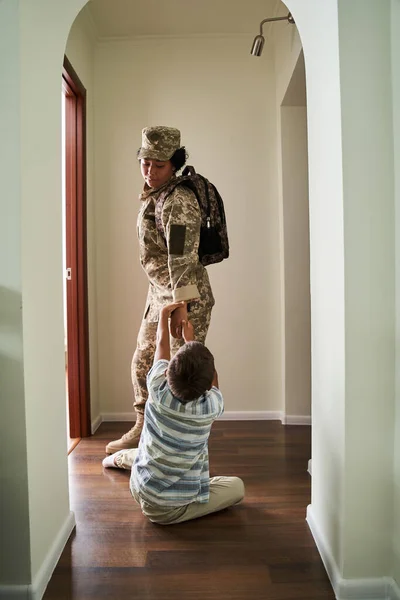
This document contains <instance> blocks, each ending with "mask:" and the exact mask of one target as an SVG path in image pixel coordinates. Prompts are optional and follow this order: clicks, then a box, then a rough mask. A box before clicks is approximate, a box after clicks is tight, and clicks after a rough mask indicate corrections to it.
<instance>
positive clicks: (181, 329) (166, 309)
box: [160, 301, 194, 342]
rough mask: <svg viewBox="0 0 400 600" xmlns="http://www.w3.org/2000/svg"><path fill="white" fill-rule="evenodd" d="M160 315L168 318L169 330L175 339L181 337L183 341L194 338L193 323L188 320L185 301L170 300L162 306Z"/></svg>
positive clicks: (189, 340)
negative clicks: (169, 302) (170, 301)
mask: <svg viewBox="0 0 400 600" xmlns="http://www.w3.org/2000/svg"><path fill="white" fill-rule="evenodd" d="M160 317H161V318H166V319H170V323H169V330H170V333H171V335H172V337H174V338H176V339H181V338H183V339H184V340H185V342H191V341H193V340H194V330H193V325H192V324H191V322H190V321H189V320H188V312H187V303H186V302H185V301H182V302H172V303H171V304H167V305H166V306H163V308H162V309H161V314H160Z"/></svg>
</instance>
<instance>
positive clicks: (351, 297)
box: [339, 0, 395, 578]
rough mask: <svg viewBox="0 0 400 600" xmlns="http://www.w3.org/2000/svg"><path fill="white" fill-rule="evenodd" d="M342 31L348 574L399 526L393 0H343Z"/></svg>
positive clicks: (387, 549) (371, 570) (386, 550)
mask: <svg viewBox="0 0 400 600" xmlns="http://www.w3.org/2000/svg"><path fill="white" fill-rule="evenodd" d="M355 22H357V28H356V29H355V27H354V23H355ZM339 41H340V82H341V108H342V146H343V192H344V193H343V200H344V201H343V205H344V236H345V307H346V316H345V323H346V339H345V345H346V390H345V393H346V410H345V449H346V465H345V480H344V503H345V519H344V529H343V544H344V545H345V548H346V550H345V555H344V561H343V574H344V577H347V578H350V577H366V576H369V577H378V576H380V575H382V573H387V570H388V565H390V563H391V551H392V548H391V543H390V542H391V532H392V528H393V507H392V502H393V484H392V476H393V471H392V469H393V420H394V366H395V365H394V327H395V323H394V300H395V298H394V282H395V278H394V273H395V271H394V200H393V198H394V186H393V120H392V94H391V91H392V90H391V71H390V51H391V48H390V0H384V1H382V2H379V3H376V2H375V1H374V0H353V1H352V2H351V3H349V2H347V1H346V0H339ZM372 441H374V443H371V442H372Z"/></svg>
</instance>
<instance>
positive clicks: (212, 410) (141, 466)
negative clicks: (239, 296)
mask: <svg viewBox="0 0 400 600" xmlns="http://www.w3.org/2000/svg"><path fill="white" fill-rule="evenodd" d="M181 305H182V303H174V304H170V305H168V306H165V307H163V309H162V310H161V313H160V319H159V323H158V329H157V346H156V353H155V356H154V364H153V366H152V368H151V369H150V371H149V373H148V375H147V388H148V391H149V398H148V400H147V402H146V408H145V419H144V427H143V431H142V434H141V438H140V443H139V447H138V448H137V449H136V448H134V449H131V450H120V451H119V452H116V453H115V454H112V455H111V456H108V457H107V458H105V459H104V461H103V466H105V467H119V468H123V469H132V470H131V478H130V489H131V493H132V495H133V497H134V498H135V500H136V501H137V502H138V503H139V504H140V507H141V509H142V512H143V514H145V515H146V516H147V517H148V518H149V519H150V521H152V522H154V523H160V524H165V525H166V524H172V523H181V522H182V521H188V520H189V519H196V518H197V517H201V516H203V515H207V514H209V513H212V512H216V511H218V510H222V509H224V508H227V507H228V506H232V505H233V504H236V503H238V502H240V501H241V500H242V499H243V497H244V485H243V482H242V480H241V479H239V478H238V477H212V478H211V479H210V476H209V466H208V438H209V435H210V431H211V425H212V423H213V421H214V420H215V419H217V418H218V417H219V416H220V415H221V414H222V412H223V410H224V405H223V398H222V394H221V392H220V391H219V389H218V377H217V372H216V370H215V367H214V358H213V355H212V354H211V352H210V351H209V350H208V349H207V348H206V347H205V346H204V345H203V344H201V343H200V342H196V341H194V335H193V327H192V326H191V324H190V323H189V322H183V323H182V335H183V338H184V341H185V344H184V345H183V346H182V347H181V348H180V349H179V350H178V352H177V353H176V354H175V356H174V357H173V358H172V360H171V353H170V341H169V330H168V320H169V317H170V315H171V313H172V312H173V311H174V310H175V309H176V308H178V306H181Z"/></svg>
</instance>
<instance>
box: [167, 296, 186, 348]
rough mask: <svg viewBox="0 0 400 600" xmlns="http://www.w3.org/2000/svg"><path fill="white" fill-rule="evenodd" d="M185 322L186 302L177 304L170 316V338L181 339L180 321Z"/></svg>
mask: <svg viewBox="0 0 400 600" xmlns="http://www.w3.org/2000/svg"><path fill="white" fill-rule="evenodd" d="M186 320H187V304H186V302H180V303H178V307H177V308H176V309H175V310H174V312H173V313H172V315H171V321H170V324H169V330H170V333H171V335H172V337H174V338H176V339H181V338H182V321H186Z"/></svg>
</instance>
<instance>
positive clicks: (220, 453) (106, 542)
mask: <svg viewBox="0 0 400 600" xmlns="http://www.w3.org/2000/svg"><path fill="white" fill-rule="evenodd" d="M126 425H127V424H126V423H125V424H124V423H104V424H103V425H102V426H101V427H100V428H99V430H98V431H97V433H96V434H95V435H94V436H93V437H92V438H87V439H83V440H82V441H81V442H80V443H79V444H78V446H77V447H76V448H75V449H74V450H73V452H72V453H71V454H70V456H69V462H70V486H71V507H72V510H73V511H74V512H75V516H76V521H77V527H76V531H75V532H74V533H73V534H72V536H71V538H70V540H69V542H68V544H67V546H66V548H65V550H64V552H63V554H62V556H61V558H60V561H59V564H58V566H57V568H56V570H55V572H54V574H53V577H52V579H51V581H50V583H49V586H48V588H47V591H46V593H45V596H44V600H64V599H65V600H66V599H68V600H70V599H76V600H100V599H103V598H109V599H112V600H128V599H129V600H136V599H137V600H176V599H178V600H297V599H304V600H334V594H333V591H332V589H331V586H330V584H329V581H328V578H327V576H326V573H325V570H324V567H323V565H322V562H321V559H320V557H319V554H318V552H317V549H316V547H315V545H314V541H313V539H312V536H311V534H310V532H309V529H308V526H307V524H306V521H305V514H306V506H307V504H309V502H310V476H309V475H308V473H307V461H308V459H309V458H310V428H309V427H301V426H291V427H290V426H286V427H284V426H282V425H281V424H280V423H279V422H277V421H219V422H217V423H215V424H214V426H213V430H212V434H211V438H210V444H209V449H210V471H211V476H213V475H237V476H239V477H241V478H242V479H243V481H244V483H245V486H246V498H245V500H244V502H243V503H242V504H240V505H237V506H235V507H233V508H230V509H228V510H225V511H222V512H220V513H216V514H214V515H210V516H207V517H203V518H202V519H199V520H197V521H190V522H187V523H182V524H179V525H171V526H161V525H153V524H152V523H150V521H148V520H147V519H146V517H144V516H143V515H142V514H141V512H140V509H139V507H138V505H137V504H136V503H135V501H134V500H133V499H132V498H131V496H130V493H129V488H128V479H129V473H128V472H126V471H125V472H124V471H119V470H116V469H103V468H102V465H101V460H102V458H103V457H104V446H105V444H106V442H107V441H109V440H111V439H116V438H118V437H119V436H120V434H122V433H124V432H125V430H126Z"/></svg>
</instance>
